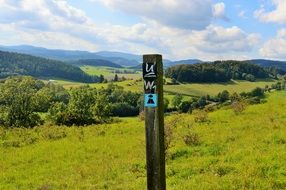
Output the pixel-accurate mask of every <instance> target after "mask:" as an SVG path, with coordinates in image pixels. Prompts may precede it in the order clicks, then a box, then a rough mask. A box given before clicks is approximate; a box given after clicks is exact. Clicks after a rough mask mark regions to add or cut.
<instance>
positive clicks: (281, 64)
mask: <svg viewBox="0 0 286 190" xmlns="http://www.w3.org/2000/svg"><path fill="white" fill-rule="evenodd" d="M249 61H250V62H252V63H254V64H257V65H260V66H262V67H277V68H279V69H282V70H284V71H286V61H274V60H267V59H252V60H249Z"/></svg>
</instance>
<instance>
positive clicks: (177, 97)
mask: <svg viewBox="0 0 286 190" xmlns="http://www.w3.org/2000/svg"><path fill="white" fill-rule="evenodd" d="M182 100H183V96H182V95H181V94H176V95H175V96H174V98H173V99H172V103H173V106H174V108H178V106H179V105H180V104H181V102H182Z"/></svg>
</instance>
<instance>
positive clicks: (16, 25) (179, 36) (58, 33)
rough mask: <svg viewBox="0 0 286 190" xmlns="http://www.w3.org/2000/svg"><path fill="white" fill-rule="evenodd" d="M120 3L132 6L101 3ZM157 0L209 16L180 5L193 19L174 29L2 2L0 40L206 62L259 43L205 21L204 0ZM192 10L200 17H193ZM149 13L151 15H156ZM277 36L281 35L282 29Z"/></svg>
mask: <svg viewBox="0 0 286 190" xmlns="http://www.w3.org/2000/svg"><path fill="white" fill-rule="evenodd" d="M137 1H138V0H134V2H137ZM118 2H121V3H127V5H129V6H131V7H132V6H133V3H132V2H133V1H129V2H127V1H124V0H113V1H111V0H106V1H105V3H106V4H108V6H111V7H114V6H119V5H117V4H118ZM145 2H147V1H138V3H139V4H137V6H138V7H143V9H150V10H147V12H148V11H150V12H152V11H153V9H154V8H153V7H152V6H146V8H144V6H143V5H146V4H145ZM156 2H157V1H151V0H150V1H149V3H151V4H152V3H153V5H156ZM160 2H161V4H163V7H162V9H160V11H163V12H161V15H164V14H166V15H168V12H166V11H167V10H168V9H167V7H173V8H170V10H169V11H170V12H169V13H170V14H175V9H174V7H177V8H178V11H180V10H181V9H183V7H182V6H181V5H179V4H178V2H179V3H182V2H185V3H186V5H184V6H186V7H187V8H188V6H189V7H191V8H189V9H188V10H192V9H194V10H195V11H196V12H200V11H202V12H204V9H200V6H203V7H204V6H206V7H209V8H207V9H210V12H209V11H207V12H208V14H209V16H207V17H206V18H207V19H205V20H204V19H203V20H202V21H201V20H200V18H199V17H201V16H202V15H201V14H200V13H195V12H193V13H187V12H186V11H185V10H184V9H183V10H182V12H181V13H179V14H182V15H184V14H186V15H188V16H187V17H188V18H189V16H190V18H191V19H193V20H192V21H191V22H194V24H192V23H191V24H190V23H189V21H188V20H186V21H183V22H188V24H189V25H188V27H187V28H181V27H173V25H172V24H166V23H164V22H163V21H162V22H161V20H160V19H157V20H156V19H144V20H142V22H140V23H137V24H134V25H131V26H123V25H112V24H101V25H97V24H96V23H94V21H93V20H92V19H91V18H89V17H88V16H87V15H86V14H85V13H84V12H83V11H82V10H80V9H77V8H75V7H72V6H70V5H69V4H68V1H65V0H37V1H35V2H33V3H32V2H31V1H30V0H22V1H17V0H0V10H1V12H0V35H1V39H0V43H1V44H13V45H14V44H20V43H21V44H32V45H37V46H44V47H49V48H63V49H79V50H89V51H98V50H113V51H127V52H132V53H137V54H143V53H161V54H163V55H165V56H167V57H168V58H172V59H182V58H190V57H195V58H201V59H204V60H210V59H219V58H235V57H240V58H242V55H243V54H247V53H248V52H250V51H251V50H252V47H253V46H254V45H255V44H257V42H258V41H259V35H257V34H247V33H246V32H244V31H243V30H241V29H240V28H238V27H230V28H224V27H221V26H216V25H211V24H209V22H210V21H209V17H212V16H213V12H212V9H211V5H210V4H209V3H206V2H209V1H207V0H200V1H199V0H197V1H194V0H192V1H184V0H176V1H175V0H160ZM188 2H193V3H194V4H192V5H191V4H190V3H188ZM113 3H115V4H113ZM140 3H141V4H140ZM135 4H136V3H135ZM193 6H194V7H193ZM196 6H198V7H196ZM131 7H130V8H131ZM197 9H198V10H199V11H198V10H197ZM223 9H224V8H223ZM223 9H221V10H220V11H218V10H217V12H216V15H217V16H218V15H223V14H222V13H223V12H224V11H222V10H223ZM2 10H3V11H2ZM138 10H139V8H138ZM164 11H165V12H164ZM134 12H135V10H134ZM155 12H156V11H155ZM157 12H158V11H157ZM191 12H192V11H191ZM162 13H163V14H162ZM134 14H135V13H134ZM140 14H142V15H143V13H140ZM192 14H194V15H195V14H198V15H196V16H193V17H192ZM158 15H159V13H158ZM158 15H157V16H158ZM186 15H184V16H186ZM153 16H154V18H155V16H156V13H154V15H153ZM153 16H152V17H153ZM169 16H170V17H172V15H169ZM194 18H197V19H198V21H197V20H196V19H194ZM162 19H164V18H162ZM176 19H179V17H177V18H175V20H176ZM158 20H159V21H160V22H159V21H158ZM179 20H180V19H179ZM173 21H174V20H173ZM204 21H206V22H205V23H204V24H203V25H200V23H198V22H204ZM173 24H175V21H174V23H173ZM181 24H182V23H181ZM198 29H199V30H198ZM280 35H283V32H281V34H280ZM230 53H231V55H230Z"/></svg>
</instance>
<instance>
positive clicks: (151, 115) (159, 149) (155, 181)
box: [142, 54, 166, 190]
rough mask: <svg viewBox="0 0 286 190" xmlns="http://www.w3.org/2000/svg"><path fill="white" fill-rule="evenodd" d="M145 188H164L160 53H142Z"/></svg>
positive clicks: (161, 66) (155, 189)
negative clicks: (145, 163) (145, 164)
mask: <svg viewBox="0 0 286 190" xmlns="http://www.w3.org/2000/svg"><path fill="white" fill-rule="evenodd" d="M142 71H143V79H144V112H145V130H146V160H147V189H148V190H166V174H165V145H164V102H163V63H162V56H161V55H157V54H155V55H143V65H142Z"/></svg>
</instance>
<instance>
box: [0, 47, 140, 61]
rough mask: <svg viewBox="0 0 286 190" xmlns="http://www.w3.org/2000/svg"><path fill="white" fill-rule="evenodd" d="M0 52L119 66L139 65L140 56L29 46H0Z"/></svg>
mask: <svg viewBox="0 0 286 190" xmlns="http://www.w3.org/2000/svg"><path fill="white" fill-rule="evenodd" d="M0 50H1V51H8V52H15V53H24V54H29V55H33V56H38V57H44V58H48V59H56V60H61V61H76V60H81V59H101V60H106V61H110V62H113V63H116V64H119V65H121V66H136V65H138V64H139V63H140V59H141V56H139V55H133V54H128V53H121V52H109V51H102V52H97V53H96V52H88V51H75V50H61V49H47V48H42V47H34V46H29V45H20V46H0Z"/></svg>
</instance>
